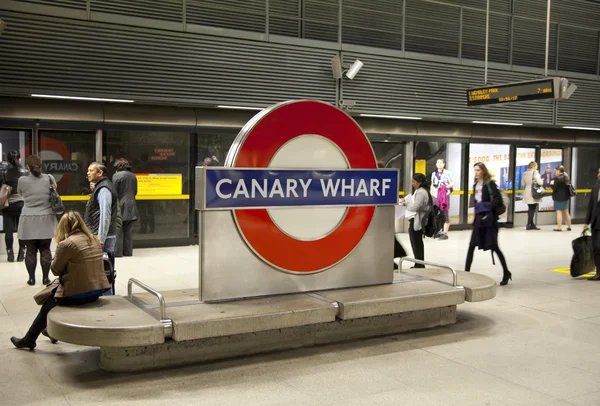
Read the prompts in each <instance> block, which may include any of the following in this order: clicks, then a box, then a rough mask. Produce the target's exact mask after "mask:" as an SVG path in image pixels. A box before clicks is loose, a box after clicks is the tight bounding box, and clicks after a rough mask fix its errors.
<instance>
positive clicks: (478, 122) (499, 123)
mask: <svg viewBox="0 0 600 406" xmlns="http://www.w3.org/2000/svg"><path fill="white" fill-rule="evenodd" d="M473 124H493V125H516V126H519V125H523V124H522V123H501V122H497V121H473Z"/></svg>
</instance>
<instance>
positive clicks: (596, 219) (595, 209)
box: [583, 169, 600, 281]
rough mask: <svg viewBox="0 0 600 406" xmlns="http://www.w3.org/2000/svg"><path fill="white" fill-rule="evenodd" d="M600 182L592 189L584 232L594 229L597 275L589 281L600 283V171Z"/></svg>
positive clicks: (593, 240) (598, 176)
mask: <svg viewBox="0 0 600 406" xmlns="http://www.w3.org/2000/svg"><path fill="white" fill-rule="evenodd" d="M597 179H598V181H597V182H596V184H595V185H594V187H593V188H592V193H591V194H590V200H589V202H588V208H587V214H586V216H585V224H584V225H583V230H584V231H585V230H587V229H588V227H590V226H591V227H592V248H593V250H594V264H596V275H595V276H592V277H591V278H589V279H588V280H590V281H600V169H598V174H597Z"/></svg>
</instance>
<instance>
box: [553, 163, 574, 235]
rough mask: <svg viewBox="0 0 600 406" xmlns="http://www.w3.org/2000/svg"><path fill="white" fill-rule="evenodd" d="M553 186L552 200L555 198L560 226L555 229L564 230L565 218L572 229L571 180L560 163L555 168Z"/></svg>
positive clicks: (555, 207) (557, 222)
mask: <svg viewBox="0 0 600 406" xmlns="http://www.w3.org/2000/svg"><path fill="white" fill-rule="evenodd" d="M550 184H551V186H552V200H554V210H556V224H557V226H558V228H555V229H554V231H562V223H563V218H564V219H565V222H566V223H567V231H571V216H570V215H569V198H570V197H571V195H570V193H569V185H570V184H571V180H570V179H569V175H567V174H566V173H565V167H564V166H562V165H559V166H557V167H556V169H555V170H554V179H552V181H551V182H550Z"/></svg>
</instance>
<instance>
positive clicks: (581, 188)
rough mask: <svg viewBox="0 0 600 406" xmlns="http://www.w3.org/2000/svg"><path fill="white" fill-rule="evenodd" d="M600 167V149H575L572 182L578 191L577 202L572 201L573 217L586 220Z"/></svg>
mask: <svg viewBox="0 0 600 406" xmlns="http://www.w3.org/2000/svg"><path fill="white" fill-rule="evenodd" d="M599 167H600V148H598V147H577V148H573V173H572V174H571V180H572V182H573V185H575V188H576V189H577V196H575V201H573V199H571V217H573V218H574V219H577V220H582V221H583V220H585V215H586V211H587V205H588V199H589V198H590V193H591V189H592V187H593V186H594V185H595V184H596V182H597V177H598V168H599Z"/></svg>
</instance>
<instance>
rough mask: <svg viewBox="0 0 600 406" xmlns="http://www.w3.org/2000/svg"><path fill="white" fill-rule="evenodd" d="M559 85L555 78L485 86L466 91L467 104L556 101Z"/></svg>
mask: <svg viewBox="0 0 600 406" xmlns="http://www.w3.org/2000/svg"><path fill="white" fill-rule="evenodd" d="M559 93H560V88H559V85H557V84H556V83H555V78H550V79H540V80H532V81H528V82H520V83H509V84H506V85H498V86H486V87H480V88H476V89H469V90H467V104H468V105H469V106H482V105H487V104H498V103H512V102H521V101H533V100H546V99H558V96H559Z"/></svg>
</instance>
